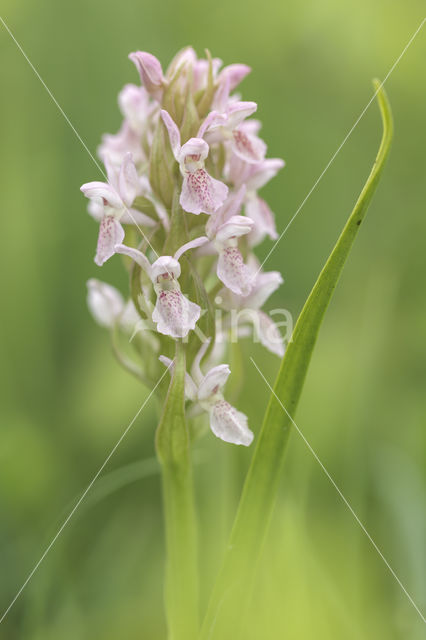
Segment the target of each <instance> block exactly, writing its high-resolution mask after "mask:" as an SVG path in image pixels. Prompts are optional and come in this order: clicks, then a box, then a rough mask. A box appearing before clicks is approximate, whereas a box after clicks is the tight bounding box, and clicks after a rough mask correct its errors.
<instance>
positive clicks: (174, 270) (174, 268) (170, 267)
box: [151, 256, 180, 283]
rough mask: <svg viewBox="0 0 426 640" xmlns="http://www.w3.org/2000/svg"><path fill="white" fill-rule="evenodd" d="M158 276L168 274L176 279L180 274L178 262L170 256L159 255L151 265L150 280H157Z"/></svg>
mask: <svg viewBox="0 0 426 640" xmlns="http://www.w3.org/2000/svg"><path fill="white" fill-rule="evenodd" d="M160 276H169V277H170V278H174V279H175V280H177V278H179V276H180V264H179V262H178V261H177V260H176V259H175V258H172V257H171V256H160V258H158V259H157V260H156V261H155V262H153V264H152V267H151V280H152V282H154V283H155V282H157V279H158V278H159V277H160Z"/></svg>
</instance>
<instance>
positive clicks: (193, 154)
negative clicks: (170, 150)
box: [178, 138, 209, 163]
mask: <svg viewBox="0 0 426 640" xmlns="http://www.w3.org/2000/svg"><path fill="white" fill-rule="evenodd" d="M208 155H209V145H208V144H207V142H206V141H205V140H202V139H201V138H190V139H189V140H188V142H185V144H184V145H183V146H182V148H181V150H180V152H179V158H178V161H179V162H183V163H185V159H186V158H188V159H189V161H191V160H193V161H196V162H199V161H202V160H205V159H206V158H207V156H208Z"/></svg>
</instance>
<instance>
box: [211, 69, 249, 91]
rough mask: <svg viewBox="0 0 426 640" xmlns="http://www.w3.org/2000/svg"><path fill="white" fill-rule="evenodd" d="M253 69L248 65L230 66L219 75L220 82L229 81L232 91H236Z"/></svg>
mask: <svg viewBox="0 0 426 640" xmlns="http://www.w3.org/2000/svg"><path fill="white" fill-rule="evenodd" d="M250 71H251V69H250V67H248V66H247V65H246V64H238V63H237V64H230V65H228V66H227V67H225V68H224V69H222V71H221V72H220V74H219V77H218V82H219V83H222V82H223V80H224V79H225V78H226V79H228V81H229V88H230V90H231V91H233V90H234V89H235V87H236V86H237V85H239V84H240V82H241V81H242V80H243V79H244V78H245V77H246V75H248V74H249V73H250Z"/></svg>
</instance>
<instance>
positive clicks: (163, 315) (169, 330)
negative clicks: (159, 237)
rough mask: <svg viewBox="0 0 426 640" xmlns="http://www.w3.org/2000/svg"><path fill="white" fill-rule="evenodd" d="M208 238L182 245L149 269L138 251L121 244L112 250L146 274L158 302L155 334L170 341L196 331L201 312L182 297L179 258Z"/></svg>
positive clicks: (155, 313)
mask: <svg viewBox="0 0 426 640" xmlns="http://www.w3.org/2000/svg"><path fill="white" fill-rule="evenodd" d="M205 242H207V238H204V237H202V238H196V239H195V240H191V241H190V242H187V243H186V244H184V245H183V246H182V247H180V249H178V250H177V251H176V253H175V255H174V256H173V257H172V256H161V257H159V258H158V259H157V260H155V262H153V264H152V265H151V264H150V262H149V260H148V258H147V257H146V256H145V255H144V254H143V253H142V252H141V251H139V250H138V249H133V248H131V247H127V246H126V245H124V244H118V245H116V246H115V251H116V252H117V253H122V254H124V255H126V256H129V257H130V258H132V260H134V261H135V262H136V263H137V264H139V265H140V266H141V267H142V268H143V269H144V270H145V271H146V273H147V274H148V276H149V277H150V279H151V282H152V283H153V285H154V290H155V293H156V294H157V302H156V304H155V307H154V310H153V312H152V320H153V322H155V324H156V325H157V331H159V333H162V334H163V335H166V336H171V337H172V338H184V337H185V336H187V335H188V333H189V331H191V330H193V329H195V325H196V323H197V321H198V319H199V317H200V314H201V309H200V307H199V306H198V304H195V303H194V302H191V301H190V300H188V298H187V297H186V296H185V295H184V294H183V293H182V291H181V289H180V285H179V282H178V278H179V276H180V273H181V269H180V264H179V258H180V257H181V256H182V254H183V253H184V252H185V251H188V249H192V248H195V247H199V246H201V245H202V244H204V243H205Z"/></svg>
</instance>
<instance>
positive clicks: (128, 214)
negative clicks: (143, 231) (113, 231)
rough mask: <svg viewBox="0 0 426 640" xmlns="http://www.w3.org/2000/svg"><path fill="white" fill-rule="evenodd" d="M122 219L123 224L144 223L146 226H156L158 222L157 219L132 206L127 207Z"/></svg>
mask: <svg viewBox="0 0 426 640" xmlns="http://www.w3.org/2000/svg"><path fill="white" fill-rule="evenodd" d="M120 220H121V222H122V223H123V224H135V225H137V226H138V225H143V226H144V227H155V225H156V224H157V223H156V221H155V220H153V219H152V218H150V217H149V216H147V215H146V214H145V213H142V211H139V210H138V209H132V208H130V209H126V211H125V212H124V213H123V215H122V216H121V218H120Z"/></svg>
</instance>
